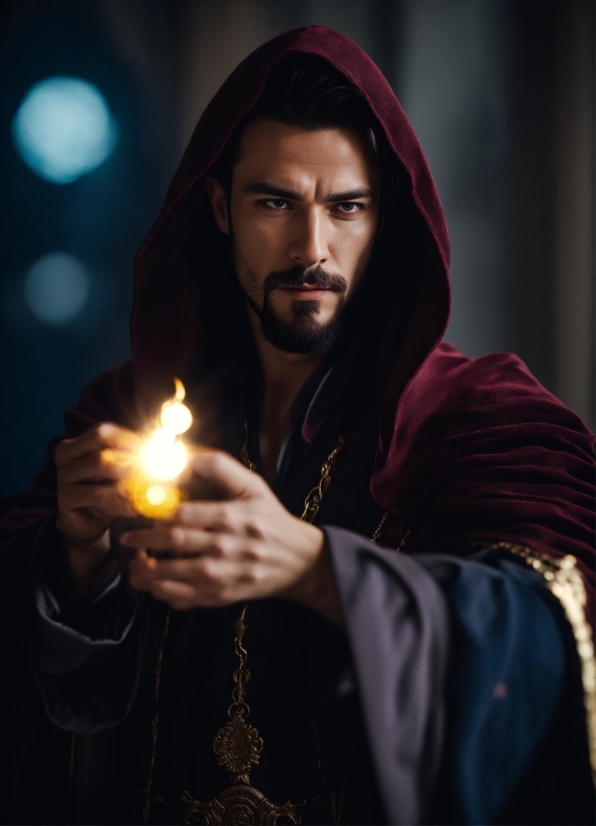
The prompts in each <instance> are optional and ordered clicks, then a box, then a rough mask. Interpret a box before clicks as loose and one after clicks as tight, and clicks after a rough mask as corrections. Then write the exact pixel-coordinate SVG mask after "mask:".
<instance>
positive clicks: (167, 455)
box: [126, 379, 192, 519]
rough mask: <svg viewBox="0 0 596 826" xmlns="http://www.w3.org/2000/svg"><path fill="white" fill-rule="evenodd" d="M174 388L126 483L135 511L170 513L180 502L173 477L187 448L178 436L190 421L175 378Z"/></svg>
mask: <svg viewBox="0 0 596 826" xmlns="http://www.w3.org/2000/svg"><path fill="white" fill-rule="evenodd" d="M174 383H175V385H176V392H175V394H174V397H173V398H171V399H168V400H167V401H166V402H164V403H163V404H162V406H161V413H160V416H159V422H160V424H159V426H158V427H157V428H156V429H155V430H154V431H153V432H152V433H151V434H150V435H149V436H148V437H147V438H146V439H144V440H143V443H142V445H141V449H140V452H139V454H138V462H137V467H138V470H137V472H136V473H133V475H132V477H131V478H130V479H129V480H128V482H127V484H126V489H127V492H128V495H129V497H130V500H131V503H132V505H133V507H134V509H135V510H136V511H138V513H140V514H142V515H143V516H147V517H149V518H151V519H165V518H167V517H169V516H172V515H173V513H174V512H175V510H176V508H177V507H178V504H179V502H180V491H179V490H178V487H177V485H176V484H174V480H175V479H177V478H178V476H180V474H181V473H182V472H183V471H184V469H185V468H186V465H187V464H188V449H187V447H186V445H185V444H184V443H183V442H182V441H181V440H180V436H181V435H182V434H183V433H186V431H187V430H188V429H189V428H190V426H191V425H192V413H191V412H190V410H189V409H188V407H187V406H186V405H185V404H183V401H184V397H185V396H186V390H185V388H184V385H183V384H182V382H181V381H180V379H174Z"/></svg>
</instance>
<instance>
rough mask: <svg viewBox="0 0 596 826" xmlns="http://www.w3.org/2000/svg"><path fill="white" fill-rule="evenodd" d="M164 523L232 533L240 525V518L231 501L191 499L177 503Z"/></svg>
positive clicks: (235, 506)
mask: <svg viewBox="0 0 596 826" xmlns="http://www.w3.org/2000/svg"><path fill="white" fill-rule="evenodd" d="M166 524H167V525H172V526H175V525H179V526H182V527H191V528H202V529H203V530H205V531H219V532H221V533H232V532H235V531H237V530H238V528H239V527H240V524H241V519H240V514H239V513H237V505H236V504H235V503H233V502H211V501H198V502H197V501H193V502H183V503H182V504H181V505H179V506H178V509H177V511H176V513H175V514H174V516H172V518H171V519H169V520H167V522H166Z"/></svg>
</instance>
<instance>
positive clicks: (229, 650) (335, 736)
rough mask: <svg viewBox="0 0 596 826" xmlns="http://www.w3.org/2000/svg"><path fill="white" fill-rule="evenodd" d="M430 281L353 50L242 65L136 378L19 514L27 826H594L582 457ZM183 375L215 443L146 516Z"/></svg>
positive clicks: (103, 396) (19, 741)
mask: <svg viewBox="0 0 596 826" xmlns="http://www.w3.org/2000/svg"><path fill="white" fill-rule="evenodd" d="M447 261H448V242H447V235H446V230H445V225H444V221H443V216H442V212H441V208H440V205H439V202H438V198H437V195H436V191H435V189H434V186H433V183H432V179H431V177H430V173H429V171H428V169H427V166H426V163H425V161H424V158H423V156H422V154H421V151H420V148H419V146H418V143H417V141H416V139H415V137H414V135H413V133H412V131H411V128H410V127H409V125H408V124H407V121H406V120H405V117H404V115H403V112H402V110H401V109H400V107H399V104H398V103H397V101H396V100H395V97H394V95H393V93H392V91H391V89H390V88H389V86H388V85H387V83H386V81H385V80H384V78H383V77H382V75H381V74H380V72H379V71H378V69H377V68H376V67H375V66H374V64H372V62H371V61H370V59H369V58H368V57H367V56H366V55H365V54H364V53H363V52H362V51H361V50H360V49H359V48H358V47H357V46H356V45H355V44H353V43H351V42H350V41H348V40H347V39H346V38H345V37H343V36H342V35H339V34H338V33H336V32H332V31H330V30H327V29H324V28H321V27H308V28H306V29H303V30H299V31H295V32H290V33H287V34H285V35H282V36H280V37H278V38H276V39H275V40H273V41H271V42H270V43H267V44H265V45H264V46H262V47H261V48H260V49H258V50H257V51H256V52H255V53H254V54H253V55H251V56H250V57H249V58H247V60H246V61H244V63H243V64H241V66H240V67H238V69H237V70H236V71H235V72H234V73H233V74H232V76H231V77H230V78H229V79H228V80H227V81H226V83H225V84H224V86H223V87H222V89H221V90H220V91H219V92H218V94H217V95H216V97H215V98H214V99H213V101H212V102H211V104H210V105H209V107H208V108H207V110H206V111H205V113H204V115H203V117H202V118H201V120H200V122H199V124H198V126H197V129H196V131H195V134H194V135H193V138H192V139H191V143H190V146H189V148H188V150H187V152H186V154H185V156H184V158H183V160H182V162H181V165H180V168H179V170H178V172H177V174H176V177H175V179H174V182H173V184H172V186H171V188H170V191H169V192H168V195H167V197H166V202H165V205H164V208H163V210H162V213H161V215H160V217H159V218H158V221H157V223H156V224H155V226H154V227H153V229H152V230H151V232H150V234H149V236H148V238H147V240H146V241H145V243H144V245H143V247H142V248H141V250H140V252H139V254H138V257H137V260H136V265H135V269H136V295H135V306H134V310H133V321H132V349H133V358H132V361H131V362H129V363H127V364H124V365H121V366H119V367H117V368H114V369H113V370H111V371H108V372H107V373H106V374H104V375H103V376H100V377H99V378H98V379H97V380H96V381H95V382H93V383H92V384H91V385H90V386H89V387H88V388H87V389H86V390H85V391H84V393H83V396H82V398H81V403H80V405H79V407H78V408H76V409H75V410H73V411H70V412H69V413H68V414H67V419H66V423H67V436H66V438H63V439H62V440H58V441H57V442H55V443H54V444H53V445H52V448H51V451H50V461H49V462H48V464H47V465H46V466H44V468H43V469H42V471H41V472H40V475H39V476H38V477H37V479H36V480H35V482H34V484H33V486H32V488H31V490H30V491H29V492H28V493H26V494H23V495H21V496H19V497H17V498H16V499H14V500H13V501H11V502H9V503H8V505H7V507H6V510H7V515H6V517H5V523H4V524H5V526H6V540H5V543H4V544H5V547H6V551H5V554H4V560H5V565H6V569H7V573H6V576H5V579H4V582H5V583H7V584H8V583H9V584H10V593H6V595H5V599H4V600H3V603H4V605H5V606H6V608H7V610H6V619H5V622H4V630H5V636H6V642H7V646H8V649H9V653H10V654H12V658H13V660H14V661H15V662H16V668H15V676H14V677H12V678H11V680H10V681H7V684H6V691H7V694H8V698H7V700H5V709H7V708H8V707H10V709H11V712H12V710H13V709H14V710H16V712H15V713H14V714H11V719H10V720H9V723H8V727H7V743H8V748H7V750H8V754H9V757H11V758H13V764H14V768H13V775H14V777H15V787H14V788H15V791H14V792H13V798H12V799H13V802H14V806H15V809H14V811H15V814H14V815H12V816H13V817H14V818H15V819H16V820H17V821H18V822H41V821H42V820H43V822H52V818H54V821H53V822H61V821H59V818H60V817H62V818H63V819H64V818H66V817H69V818H70V822H86V823H94V822H95V823H97V822H110V823H123V822H126V823H132V822H143V821H145V822H155V823H172V822H178V823H180V822H189V823H195V822H196V823H199V822H201V823H202V822H204V823H265V822H269V823H272V822H300V821H301V822H303V823H381V822H387V823H430V822H436V823H445V822H457V823H461V822H465V823H493V822H499V823H520V822H524V823H546V822H551V823H579V822H589V818H591V808H592V804H591V799H592V792H591V778H590V762H589V760H590V753H591V755H592V757H593V747H594V741H593V740H590V739H589V736H593V733H592V734H590V732H589V731H588V728H589V725H588V724H590V723H591V724H593V715H594V702H595V699H594V684H593V677H594V672H593V671H591V670H590V669H591V668H593V645H592V640H591V634H590V628H589V625H588V623H587V622H586V619H585V615H584V606H583V605H582V600H583V601H584V602H585V600H586V594H587V593H588V594H591V591H590V590H589V588H590V576H589V570H590V565H591V560H592V542H593V540H592V534H591V529H592V516H591V507H592V492H591V491H592V479H593V440H592V438H591V435H590V434H589V432H588V431H587V429H586V428H585V426H584V425H583V424H582V423H581V421H579V420H578V418H577V417H576V416H575V415H574V414H573V413H571V412H570V411H568V410H567V409H565V408H564V406H563V405H561V403H560V402H558V401H557V400H556V399H554V398H553V397H552V396H551V395H550V394H549V393H548V392H547V391H546V390H544V388H542V387H541V386H540V385H539V384H538V383H537V382H536V381H535V379H533V378H532V377H531V376H530V374H529V373H528V371H527V369H526V368H525V366H524V365H523V364H522V363H521V362H520V361H519V360H518V359H517V358H516V357H514V356H511V355H508V354H500V355H496V356H489V357H485V358H483V359H479V360H477V361H472V360H470V359H468V358H466V357H465V356H463V355H461V354H460V353H458V352H457V351H456V350H455V349H454V348H453V347H451V346H450V345H447V344H444V343H440V342H441V337H442V335H443V332H444V330H445V327H446V323H447V317H448V312H449V287H448V277H447V266H448V263H447ZM175 376H177V377H180V378H181V379H182V380H183V381H184V384H185V385H186V387H187V389H188V404H189V407H191V409H192V410H193V413H194V417H195V426H194V429H193V430H192V431H191V432H190V434H189V441H192V442H194V443H195V444H196V445H201V446H203V447H204V446H208V447H209V449H207V450H205V449H198V450H196V451H195V452H194V453H193V456H192V460H191V470H192V477H190V478H189V479H188V480H187V481H186V482H185V484H186V490H187V497H188V498H187V501H185V502H184V503H183V504H182V505H181V506H180V507H179V509H178V510H177V512H176V513H175V514H174V516H173V517H172V518H171V519H169V520H167V521H163V520H162V521H157V522H155V523H150V524H147V523H143V524H135V523H133V522H131V521H129V520H130V519H131V518H132V517H133V516H134V511H133V510H132V508H131V505H130V502H129V501H128V498H127V496H126V494H125V493H124V492H123V490H124V488H123V487H122V486H121V484H120V483H121V482H122V481H123V480H124V479H125V478H126V476H127V474H128V473H129V471H128V465H127V462H126V457H127V456H128V455H130V453H131V452H134V451H135V449H136V447H137V444H138V442H137V438H138V437H137V436H136V435H135V434H136V433H137V432H139V431H141V430H142V429H143V427H144V426H146V423H147V421H148V419H149V417H151V416H154V415H155V412H156V411H157V409H158V407H159V403H160V402H161V401H163V400H164V399H166V398H167V397H168V396H170V395H171V392H172V380H173V378H174V377H175ZM571 555H573V556H571ZM126 559H128V560H132V561H130V564H127V563H126V561H125V560H126ZM582 577H583V578H582ZM31 593H34V594H35V601H34V604H32V599H31V596H30V595H31ZM141 595H144V596H143V597H142V596H141ZM590 605H591V603H590ZM245 606H246V607H245ZM170 609H174V611H173V612H172V611H171V610H170ZM576 642H577V643H578V646H576ZM249 677H250V679H249ZM590 680H592V682H590ZM232 690H233V692H232ZM584 697H585V702H586V706H585V708H584V703H583V698H584ZM40 703H41V705H42V708H41V710H39V706H40ZM9 704H10V705H9ZM35 708H37V709H38V711H37V712H34V711H32V709H35ZM586 711H587V712H588V718H587V716H586ZM35 713H36V714H37V717H35ZM590 715H592V717H590ZM590 748H591V749H592V752H590ZM48 753H51V755H52V756H51V758H48ZM61 758H63V760H62V759H61ZM67 778H68V779H67ZM32 789H35V790H39V791H38V792H37V795H35V796H34V799H33V800H31V796H30V795H28V793H29V791H30V790H32ZM67 809H68V811H67Z"/></svg>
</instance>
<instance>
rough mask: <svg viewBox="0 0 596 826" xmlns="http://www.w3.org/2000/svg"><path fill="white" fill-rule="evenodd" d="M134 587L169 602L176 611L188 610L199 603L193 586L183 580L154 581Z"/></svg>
mask: <svg viewBox="0 0 596 826" xmlns="http://www.w3.org/2000/svg"><path fill="white" fill-rule="evenodd" d="M131 584H132V583H131ZM133 588H136V590H137V591H146V592H147V593H149V594H151V596H152V597H154V598H155V599H158V600H160V601H161V602H167V603H168V605H169V606H170V607H171V608H173V609H174V610H175V611H188V610H190V609H191V608H196V607H197V606H198V605H199V603H198V602H197V594H196V591H195V589H194V588H193V586H192V585H187V584H185V583H183V582H152V583H147V584H146V585H145V586H143V587H139V586H136V585H133Z"/></svg>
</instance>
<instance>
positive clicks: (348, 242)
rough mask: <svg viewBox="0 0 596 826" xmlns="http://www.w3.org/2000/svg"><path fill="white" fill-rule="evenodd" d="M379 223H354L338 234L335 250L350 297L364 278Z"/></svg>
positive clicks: (371, 221)
mask: <svg viewBox="0 0 596 826" xmlns="http://www.w3.org/2000/svg"><path fill="white" fill-rule="evenodd" d="M376 229H377V222H376V220H375V219H371V220H366V221H364V220H363V221H354V222H353V223H351V224H347V226H346V227H345V228H344V229H343V230H341V229H340V231H339V232H338V233H337V236H336V243H335V250H336V260H337V263H338V265H339V268H340V272H341V273H342V275H343V276H344V278H346V279H347V281H348V295H349V294H350V293H351V292H352V290H353V289H354V287H355V286H356V285H357V283H358V282H359V280H360V278H361V277H362V275H363V273H364V271H365V269H366V265H367V264H368V261H369V258H370V255H371V253H372V250H373V247H374V243H375V237H376Z"/></svg>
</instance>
